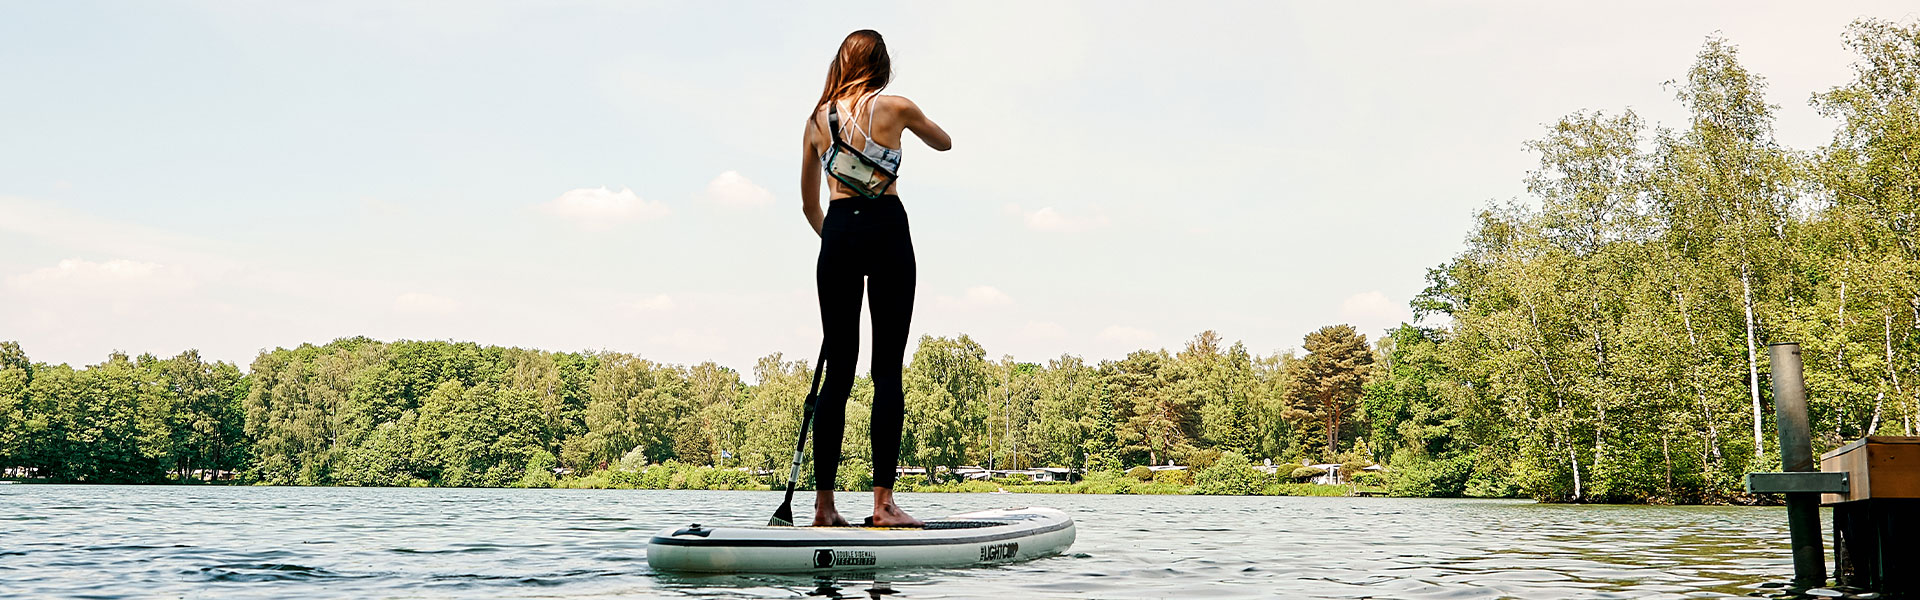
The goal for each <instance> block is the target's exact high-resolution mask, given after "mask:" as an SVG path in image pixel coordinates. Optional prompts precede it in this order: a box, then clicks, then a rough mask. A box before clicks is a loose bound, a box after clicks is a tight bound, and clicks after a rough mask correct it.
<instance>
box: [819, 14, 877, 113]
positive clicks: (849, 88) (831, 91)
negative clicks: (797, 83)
mask: <svg viewBox="0 0 1920 600" xmlns="http://www.w3.org/2000/svg"><path fill="white" fill-rule="evenodd" d="M892 79H893V59H891V58H889V57H888V56H887V41H886V40H884V39H881V38H880V32H878V31H874V30H872V29H862V30H859V31H855V32H853V33H849V34H847V39H846V40H845V41H842V42H840V52H839V53H838V54H835V55H834V57H833V64H832V65H831V66H828V67H827V86H826V88H824V89H822V90H820V101H819V102H815V103H814V104H813V109H814V110H819V109H820V107H821V106H824V105H826V103H828V102H832V101H834V100H838V99H841V98H845V97H848V96H856V95H861V94H865V93H867V92H877V91H880V90H881V89H882V88H885V87H887V82H888V81H891V80H892Z"/></svg>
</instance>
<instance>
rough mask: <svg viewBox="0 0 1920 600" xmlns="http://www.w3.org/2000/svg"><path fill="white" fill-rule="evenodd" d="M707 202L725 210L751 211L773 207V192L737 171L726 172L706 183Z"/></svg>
mask: <svg viewBox="0 0 1920 600" xmlns="http://www.w3.org/2000/svg"><path fill="white" fill-rule="evenodd" d="M704 196H705V198H706V199H707V201H708V202H712V203H714V204H718V205H720V206H724V207H727V208H735V209H751V208H762V207H766V206H772V205H773V192H769V191H767V188H763V187H760V186H759V185H757V184H755V183H754V182H753V181H752V180H749V179H747V178H746V176H744V175H741V174H740V172H739V171H727V172H725V173H721V174H720V176H719V177H715V178H713V181H710V182H708V183H707V191H706V193H705V194H704Z"/></svg>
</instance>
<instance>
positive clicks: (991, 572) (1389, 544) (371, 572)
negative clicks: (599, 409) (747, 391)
mask: <svg viewBox="0 0 1920 600" xmlns="http://www.w3.org/2000/svg"><path fill="white" fill-rule="evenodd" d="M802 496H803V497H810V496H807V495H806V494H802ZM779 500H780V497H779V494H778V493H774V492H705V491H640V490H498V489H364V488H270V487H253V488H232V487H187V486H174V487H167V486H156V487H133V486H52V485H5V486H0V596H7V597H16V596H26V597H40V596H46V597H92V598H135V597H139V598H147V597H163V598H172V597H222V598H227V597H235V598H292V597H298V598H368V597H460V598H494V597H499V598H505V597H512V598H596V597H635V596H638V597H718V598H727V597H756V598H800V597H806V596H808V595H827V596H831V595H834V594H844V595H846V596H849V597H861V598H864V597H868V596H869V595H870V594H874V593H876V592H878V593H881V594H885V593H888V592H891V593H892V594H894V595H896V596H897V597H902V598H980V597H995V596H997V597H1000V598H1004V599H1013V598H1032V597H1089V598H1158V597H1190V598H1224V597H1290V598H1447V599H1458V598H1539V599H1571V598H1713V597H1739V596H1747V595H1763V594H1774V593H1778V592H1779V591H1780V590H1778V589H1776V587H1777V586H1778V585H1779V583H1780V582H1784V581H1787V580H1789V579H1791V576H1792V570H1793V569H1792V564H1791V559H1790V557H1789V555H1788V551H1787V544H1786V540H1787V532H1786V518H1785V513H1784V512H1783V511H1781V510H1780V509H1778V508H1743V507H1646V506H1562V505H1539V504H1533V503H1531V502H1524V501H1494V500H1428V499H1385V498H1284V497H1209V496H1084V495H1038V494H1035V495H1014V496H1007V495H987V494H901V498H900V501H901V504H902V505H903V506H905V507H906V508H907V509H908V510H910V511H912V512H914V513H916V514H917V515H920V516H923V517H932V516H937V515H942V514H951V513H955V512H963V511H969V510H978V509H984V508H997V507H1007V506H1026V505H1042V506H1053V507H1057V508H1060V509H1062V510H1066V511H1067V512H1069V513H1071V514H1073V515H1074V518H1075V519H1077V520H1078V521H1079V541H1078V542H1077V543H1075V544H1074V547H1073V549H1072V550H1071V552H1070V553H1069V554H1068V555H1064V556H1060V557H1055V558H1049V559H1042V560H1038V561H1032V562H1026V563H1020V564H1014V565H1008V566H998V567H992V568H974V569H952V570H941V571H920V572H900V573H885V574H882V575H881V576H882V577H884V578H885V579H886V580H887V581H885V582H881V583H878V584H876V582H875V581H873V580H872V579H871V578H869V579H865V580H851V579H849V580H842V581H821V580H815V579H813V578H810V577H805V576H794V577H783V576H703V577H688V576H675V575H669V574H661V573H655V572H653V571H651V570H650V569H648V568H647V560H646V553H647V538H648V537H649V536H650V535H651V534H652V533H653V532H654V531H656V530H658V529H660V528H662V527H667V526H673V525H684V524H686V523H689V522H699V523H708V524H712V523H764V522H765V521H766V518H767V515H768V514H770V513H771V511H772V509H773V507H775V506H776V505H778V503H779ZM865 502H866V497H865V495H864V494H859V495H854V496H853V497H851V498H846V499H843V500H842V501H841V503H842V506H843V507H845V508H847V509H849V513H850V514H851V513H852V512H853V511H856V510H859V508H858V507H859V505H861V504H864V503H865ZM796 509H797V510H795V512H796V513H798V514H809V513H810V512H811V508H810V507H804V506H803V507H796Z"/></svg>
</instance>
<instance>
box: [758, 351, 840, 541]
mask: <svg viewBox="0 0 1920 600" xmlns="http://www.w3.org/2000/svg"><path fill="white" fill-rule="evenodd" d="M826 369H827V342H826V340H824V339H823V340H821V341H820V359H819V360H818V361H816V362H815V363H814V366H813V385H812V386H809V387H808V388H807V402H806V407H805V408H803V409H801V413H800V415H801V416H800V441H799V442H798V443H795V444H794V446H793V469H792V470H791V471H790V472H788V474H787V498H786V499H785V500H782V501H780V508H779V509H777V510H774V511H773V518H772V519H771V520H768V521H767V526H769V527H792V526H793V490H794V487H795V486H796V485H798V484H799V483H800V463H802V462H804V461H805V460H806V451H807V429H809V428H811V427H813V410H814V405H815V404H816V403H818V402H819V401H820V374H821V373H823V372H825V371H826Z"/></svg>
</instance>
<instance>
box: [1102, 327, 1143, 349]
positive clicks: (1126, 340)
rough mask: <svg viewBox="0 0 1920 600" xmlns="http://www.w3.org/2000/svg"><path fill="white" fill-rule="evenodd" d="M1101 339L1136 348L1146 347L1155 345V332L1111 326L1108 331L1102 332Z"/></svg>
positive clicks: (1103, 330)
mask: <svg viewBox="0 0 1920 600" xmlns="http://www.w3.org/2000/svg"><path fill="white" fill-rule="evenodd" d="M1099 337H1100V339H1101V340H1105V341H1109V342H1118V343H1122V344H1133V345H1135V346H1145V345H1147V344H1151V343H1153V332H1151V331H1147V330H1145V329H1140V328H1137V327H1127V326H1124V325H1109V326H1107V328H1106V329H1102V330H1100V336H1099Z"/></svg>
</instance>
